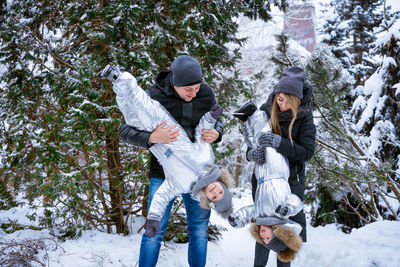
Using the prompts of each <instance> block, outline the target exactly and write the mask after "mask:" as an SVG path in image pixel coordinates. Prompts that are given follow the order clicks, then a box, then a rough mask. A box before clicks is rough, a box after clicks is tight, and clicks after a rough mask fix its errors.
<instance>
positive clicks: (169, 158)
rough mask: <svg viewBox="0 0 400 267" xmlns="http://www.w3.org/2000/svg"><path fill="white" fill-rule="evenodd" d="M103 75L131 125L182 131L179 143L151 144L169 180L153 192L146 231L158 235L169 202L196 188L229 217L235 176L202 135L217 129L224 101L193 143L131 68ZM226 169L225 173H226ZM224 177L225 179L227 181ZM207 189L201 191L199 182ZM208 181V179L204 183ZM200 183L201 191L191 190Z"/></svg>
mask: <svg viewBox="0 0 400 267" xmlns="http://www.w3.org/2000/svg"><path fill="white" fill-rule="evenodd" d="M98 76H99V77H100V78H105V79H108V80H109V81H111V82H112V83H113V90H114V92H115V93H116V95H117V98H116V99H117V103H118V107H119V108H120V110H121V112H122V114H123V115H124V118H125V121H126V123H127V124H128V125H130V126H133V127H135V128H137V129H139V130H143V131H150V132H151V131H153V130H154V129H155V128H156V127H157V126H159V125H160V124H162V123H164V122H167V123H166V125H165V127H166V128H167V127H171V126H173V127H172V128H175V129H179V130H180V135H179V136H178V139H177V140H176V141H175V142H171V143H166V144H162V143H156V144H153V145H152V146H151V147H150V151H151V152H152V154H153V155H154V156H155V157H156V158H157V159H158V161H159V162H160V164H161V165H162V166H163V169H164V172H165V180H164V182H163V183H162V185H161V186H160V187H159V188H158V189H157V191H156V193H155V194H154V196H153V199H152V201H151V205H150V207H149V212H148V216H147V219H148V222H147V228H146V232H147V235H148V236H149V237H154V236H155V235H156V234H157V233H159V232H160V220H161V218H162V216H163V214H164V212H165V208H166V206H167V205H168V203H169V202H170V201H171V200H172V199H173V198H174V197H176V196H177V195H180V194H182V193H188V192H192V196H193V197H195V198H200V199H204V200H203V202H208V201H209V202H211V203H213V207H215V210H216V211H217V212H218V213H219V214H220V215H222V216H224V217H227V216H228V215H229V214H230V212H231V206H232V205H231V203H232V202H231V195H230V192H229V190H228V188H227V183H226V180H229V179H230V176H229V173H228V172H227V171H222V172H221V171H220V170H219V168H218V167H217V166H216V165H215V164H214V159H215V158H214V154H213V151H212V148H211V145H210V144H209V143H207V142H205V141H204V140H202V138H201V129H212V128H213V127H214V124H215V122H216V120H217V119H218V118H219V117H220V116H221V114H222V108H221V107H220V106H219V105H217V104H216V105H215V106H213V107H212V109H211V111H209V112H207V113H205V114H204V115H203V117H202V118H201V119H200V122H199V124H198V125H197V127H196V131H195V140H196V141H195V142H194V143H193V142H191V141H190V139H189V138H188V136H187V135H186V132H185V130H184V129H183V128H182V127H181V126H180V125H179V124H178V123H177V122H176V121H175V120H174V118H173V117H172V116H171V115H170V114H169V112H168V111H167V110H166V109H165V108H164V107H163V106H162V105H161V104H160V103H159V102H158V101H156V100H153V99H152V98H150V96H148V95H147V94H146V92H145V91H144V90H142V89H141V88H140V87H139V86H138V84H137V82H136V79H135V77H133V76H132V75H131V74H130V73H128V72H120V71H119V70H118V69H117V68H115V67H112V66H110V65H107V66H106V67H105V68H104V69H103V70H102V71H100V72H99V73H98ZM221 173H222V174H221ZM222 180H223V181H222ZM200 181H201V182H202V183H201V184H202V186H201V188H202V189H203V191H204V192H205V193H204V194H199V195H198V194H197V193H198V191H199V190H197V188H198V187H199V182H200ZM204 181H208V183H206V184H205V183H204ZM193 187H195V188H196V191H195V193H193V192H194V191H193V190H192V188H193Z"/></svg>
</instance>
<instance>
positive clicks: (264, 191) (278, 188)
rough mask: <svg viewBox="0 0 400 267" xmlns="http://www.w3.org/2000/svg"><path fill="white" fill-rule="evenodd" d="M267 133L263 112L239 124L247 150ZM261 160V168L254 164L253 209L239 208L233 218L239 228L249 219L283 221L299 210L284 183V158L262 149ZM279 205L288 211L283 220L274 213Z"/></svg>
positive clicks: (286, 174)
mask: <svg viewBox="0 0 400 267" xmlns="http://www.w3.org/2000/svg"><path fill="white" fill-rule="evenodd" d="M268 131H271V126H270V123H269V121H268V118H267V116H266V114H265V112H264V111H261V110H257V111H256V112H255V113H254V114H253V115H252V116H250V117H249V118H248V119H247V120H246V121H245V122H244V123H243V124H242V133H243V135H244V137H245V142H246V143H247V145H248V146H249V147H251V148H256V147H257V146H258V137H259V136H260V134H261V133H263V132H264V133H265V132H268ZM265 158H266V162H265V163H264V164H255V169H254V173H255V176H256V178H257V180H258V186H257V190H256V194H255V200H254V205H250V206H246V207H243V208H241V209H239V210H238V211H237V212H235V213H234V215H233V217H235V221H237V223H238V224H239V225H240V226H244V225H245V224H247V223H250V222H251V220H252V219H256V218H257V217H270V216H273V217H278V218H281V219H287V218H288V217H290V216H293V215H296V214H297V213H298V212H299V211H300V210H301V209H302V208H303V202H302V201H301V200H300V198H299V197H298V196H296V195H294V194H292V193H291V191H290V187H289V183H288V178H289V174H290V172H289V162H288V160H287V158H286V157H284V156H283V155H282V154H280V153H279V152H277V151H276V149H275V148H271V147H267V148H266V149H265ZM279 205H285V206H287V207H288V214H287V215H286V216H281V215H279V214H276V213H275V209H276V208H277V207H278V206H279ZM294 228H296V227H294ZM296 230H297V229H296ZM300 230H301V227H300Z"/></svg>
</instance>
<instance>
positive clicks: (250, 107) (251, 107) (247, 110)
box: [233, 101, 257, 122]
mask: <svg viewBox="0 0 400 267" xmlns="http://www.w3.org/2000/svg"><path fill="white" fill-rule="evenodd" d="M256 110H257V106H256V105H255V104H254V103H253V102H251V101H250V102H247V103H246V104H244V105H243V106H242V107H241V108H240V109H238V110H236V111H235V112H234V113H233V116H234V117H235V118H238V119H239V120H241V121H243V122H245V121H246V120H247V118H248V117H250V116H251V115H253V113H254V112H255V111H256Z"/></svg>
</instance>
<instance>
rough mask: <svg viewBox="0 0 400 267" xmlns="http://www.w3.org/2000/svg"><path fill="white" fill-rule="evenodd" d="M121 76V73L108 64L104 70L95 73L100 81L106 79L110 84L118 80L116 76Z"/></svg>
mask: <svg viewBox="0 0 400 267" xmlns="http://www.w3.org/2000/svg"><path fill="white" fill-rule="evenodd" d="M120 74H121V71H120V70H119V69H118V68H116V67H113V66H111V65H110V64H108V65H107V66H106V67H105V68H104V69H102V70H101V71H99V72H98V73H97V76H98V77H99V78H100V79H107V80H109V81H110V82H114V81H115V80H116V79H118V76H119V75H120Z"/></svg>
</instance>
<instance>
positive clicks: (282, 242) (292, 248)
mask: <svg viewBox="0 0 400 267" xmlns="http://www.w3.org/2000/svg"><path fill="white" fill-rule="evenodd" d="M250 233H251V235H252V236H253V237H254V238H255V239H256V241H257V242H258V243H260V244H263V245H264V246H265V247H266V248H268V249H272V250H273V251H275V252H276V253H277V257H278V259H279V260H280V261H282V262H289V261H292V260H293V259H294V258H295V257H296V254H297V251H299V250H300V248H301V246H302V242H303V241H302V239H301V237H300V236H298V235H297V234H296V233H295V232H294V231H293V230H292V229H290V228H288V227H285V226H282V225H274V226H272V233H273V235H274V237H273V239H272V240H271V242H270V243H269V244H265V243H264V242H263V240H262V237H261V236H260V226H259V225H257V224H255V223H253V224H252V225H251V226H250Z"/></svg>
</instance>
